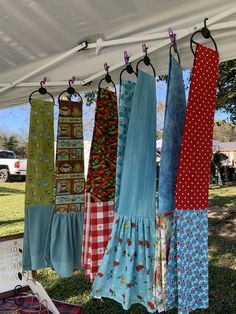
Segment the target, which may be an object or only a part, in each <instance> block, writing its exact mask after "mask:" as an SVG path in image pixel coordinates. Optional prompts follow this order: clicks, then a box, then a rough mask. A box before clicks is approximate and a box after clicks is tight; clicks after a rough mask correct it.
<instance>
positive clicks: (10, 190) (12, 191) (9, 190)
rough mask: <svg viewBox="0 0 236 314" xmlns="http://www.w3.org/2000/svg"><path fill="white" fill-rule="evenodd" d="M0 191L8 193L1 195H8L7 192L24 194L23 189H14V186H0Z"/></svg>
mask: <svg viewBox="0 0 236 314" xmlns="http://www.w3.org/2000/svg"><path fill="white" fill-rule="evenodd" d="M0 192H1V193H8V194H2V195H3V196H4V195H9V194H14V193H16V194H25V191H22V190H20V189H14V188H12V189H11V188H6V187H4V186H0ZM0 195H1V194H0Z"/></svg>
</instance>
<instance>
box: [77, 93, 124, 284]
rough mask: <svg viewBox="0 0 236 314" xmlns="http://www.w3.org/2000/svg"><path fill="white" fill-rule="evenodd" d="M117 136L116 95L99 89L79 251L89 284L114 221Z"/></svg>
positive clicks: (99, 261) (95, 272)
mask: <svg viewBox="0 0 236 314" xmlns="http://www.w3.org/2000/svg"><path fill="white" fill-rule="evenodd" d="M117 137H118V113H117V98H116V94H115V93H114V92H112V91H109V90H106V89H100V91H99V92H98V97H97V102H96V111H95V125H94V131H93V139H92V144H91V150H90V158H89V168H88V175H87V182H86V212H85V218H84V231H83V234H84V235H83V250H82V266H83V268H84V272H85V275H86V276H87V277H88V278H89V279H90V280H91V281H93V279H94V277H95V276H96V274H97V271H98V267H99V265H100V263H101V260H102V258H103V255H104V253H105V249H106V246H107V243H108V240H109V235H110V233H111V229H112V224H113V219H114V201H115V176H116V156H117Z"/></svg>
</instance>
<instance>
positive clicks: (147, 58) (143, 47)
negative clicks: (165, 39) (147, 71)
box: [136, 44, 156, 77]
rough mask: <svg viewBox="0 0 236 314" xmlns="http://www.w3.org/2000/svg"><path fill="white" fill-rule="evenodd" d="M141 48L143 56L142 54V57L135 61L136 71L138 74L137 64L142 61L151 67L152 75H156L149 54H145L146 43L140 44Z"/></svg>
mask: <svg viewBox="0 0 236 314" xmlns="http://www.w3.org/2000/svg"><path fill="white" fill-rule="evenodd" d="M142 49H143V52H144V53H145V56H144V58H143V59H141V60H139V62H138V63H137V65H136V73H137V75H138V66H139V64H140V63H141V62H143V63H144V64H145V65H146V66H150V67H151V68H152V70H153V75H154V77H156V71H155V69H154V67H153V65H152V64H151V61H150V58H149V56H148V55H147V50H148V47H147V46H146V44H142Z"/></svg>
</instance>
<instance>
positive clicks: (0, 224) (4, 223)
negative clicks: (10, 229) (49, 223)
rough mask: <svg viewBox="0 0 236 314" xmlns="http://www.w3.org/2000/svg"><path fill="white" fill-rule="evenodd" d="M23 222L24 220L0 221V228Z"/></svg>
mask: <svg viewBox="0 0 236 314" xmlns="http://www.w3.org/2000/svg"><path fill="white" fill-rule="evenodd" d="M23 221H24V218H19V219H13V220H0V226H4V225H10V224H14V223H17V222H23Z"/></svg>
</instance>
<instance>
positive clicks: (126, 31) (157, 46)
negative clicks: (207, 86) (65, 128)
mask: <svg viewBox="0 0 236 314" xmlns="http://www.w3.org/2000/svg"><path fill="white" fill-rule="evenodd" d="M0 11H1V17H0V49H1V50H0V51H1V55H0V70H1V71H0V108H4V107H8V106H13V105H18V104H22V103H25V102H27V100H28V95H29V93H30V92H31V91H33V90H35V89H36V88H37V87H38V86H39V82H40V81H41V80H42V79H43V77H44V76H46V77H47V83H46V87H47V88H48V91H50V92H51V93H52V94H54V95H57V94H58V93H59V92H61V91H62V90H63V89H65V87H66V85H67V82H68V80H69V79H70V78H71V77H72V76H75V77H76V82H75V83H76V84H78V86H77V88H78V90H80V91H83V90H85V89H96V87H97V84H98V81H99V78H100V77H101V76H102V75H104V73H105V72H104V69H103V64H104V63H105V62H107V63H108V65H110V66H111V67H110V71H111V76H112V78H113V80H114V81H116V82H118V78H119V72H120V69H121V67H122V66H123V64H124V61H123V52H124V50H127V51H128V53H129V55H130V61H136V60H138V59H139V58H140V57H142V55H143V52H142V50H141V44H142V43H143V42H145V43H146V44H147V46H149V50H148V52H149V53H150V58H151V61H152V63H153V65H154V67H155V69H156V73H157V75H158V74H164V73H167V69H168V49H169V44H170V41H169V39H168V32H167V29H168V28H169V27H172V29H173V31H174V32H175V33H176V34H177V45H178V50H179V53H180V58H181V64H182V66H183V67H184V68H185V69H187V68H191V66H192V61H193V55H192V52H191V50H190V47H189V40H190V36H191V34H192V33H193V32H194V31H195V30H199V29H201V28H202V27H203V20H204V19H205V18H209V20H208V21H207V25H209V29H210V30H211V32H212V36H213V37H214V39H215V41H216V43H217V46H218V50H219V53H220V59H221V61H225V60H229V59H234V58H236V2H235V0H226V1H222V0H207V1H206V0H198V1H184V0H173V1H164V0H159V1H157V0H146V1H143V0H129V1H126V0H116V1H111V0H101V1H95V0H50V1H48V0H40V1H39V0H9V1H1V2H0ZM100 38H101V39H100ZM83 41H87V43H88V46H87V48H86V49H83V50H81V51H79V52H78V50H79V49H82V48H84V45H83V44H82V45H79V43H82V42H83ZM199 41H201V42H202V43H205V44H206V45H209V46H210V47H213V45H212V43H211V42H210V40H206V39H204V38H202V37H200V38H199ZM96 48H97V49H96ZM98 48H100V49H99V50H100V51H99V53H98V55H97V54H96V50H98ZM91 81H92V83H91V85H90V86H89V87H88V86H82V85H83V84H85V83H88V82H91ZM79 85H80V86H79Z"/></svg>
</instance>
